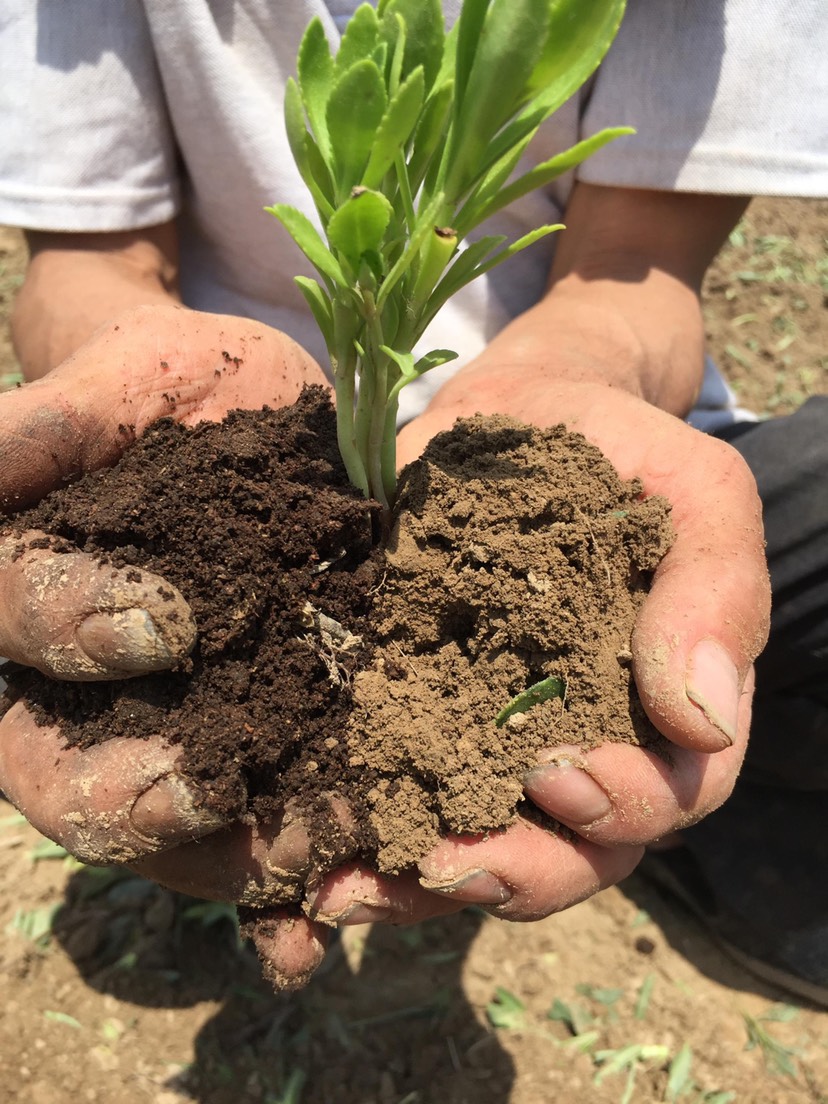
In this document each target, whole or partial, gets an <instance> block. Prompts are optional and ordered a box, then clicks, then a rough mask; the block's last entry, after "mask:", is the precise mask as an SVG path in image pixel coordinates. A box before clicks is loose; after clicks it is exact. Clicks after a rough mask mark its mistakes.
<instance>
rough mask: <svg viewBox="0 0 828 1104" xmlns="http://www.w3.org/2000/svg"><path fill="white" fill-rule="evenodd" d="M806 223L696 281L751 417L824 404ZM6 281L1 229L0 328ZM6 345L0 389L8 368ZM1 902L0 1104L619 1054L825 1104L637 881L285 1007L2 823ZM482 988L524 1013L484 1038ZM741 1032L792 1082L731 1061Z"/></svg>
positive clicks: (231, 1091)
mask: <svg viewBox="0 0 828 1104" xmlns="http://www.w3.org/2000/svg"><path fill="white" fill-rule="evenodd" d="M825 215H826V204H825V202H824V201H819V200H784V199H782V200H780V199H772V198H771V199H757V200H754V201H753V203H752V204H751V207H750V209H749V211H748V214H747V216H746V218H745V220H744V222H743V224H742V226H741V228H740V231H741V238H739V239H737V241H736V243H735V244H731V245H729V246H726V247H725V249H724V250H723V252H722V254H721V256H720V257H719V259H718V260H717V262H716V263H715V265H714V267H713V269H712V271H711V274H710V276H709V277H708V280H707V281H706V286H705V313H706V319H707V332H708V339H709V343H710V351H711V353H712V355H713V356H714V359H716V361H717V362H718V363H719V365H720V366H721V367H723V368H724V369H725V370H726V371H727V373H728V377H729V378H730V380H731V382H734V383H736V384H737V385H738V387H739V397H740V400H741V401H742V402H743V403H745V405H747V406H749V407H751V408H752V409H753V410H756V411H757V412H762V411H766V412H771V411H773V412H775V413H781V412H782V411H783V410H785V409H791V408H792V407H793V406H796V405H798V404H799V403H800V402H801V401H802V394H801V392H803V391H806V392H807V393H810V392H813V393H828V361H826V358H825V333H826V326H825V290H824V272H825V265H826V263H828V262H826V254H825V242H824V236H825V235H824V226H825ZM782 237H784V239H785V241H782V240H781V239H782ZM780 253H781V254H783V255H784V257H783V259H784V260H785V263H786V264H787V265H788V266H789V268H790V269H791V270H792V272H789V273H788V274H785V273H781V272H779V271H777V261H778V258H779V255H780ZM24 263H25V246H24V245H23V243H22V236H21V235H20V234H19V232H17V231H12V230H9V229H6V228H2V227H0V320H2V321H4V322H5V320H6V319H7V316H8V310H9V306H10V304H11V300H12V297H13V294H14V289H15V288H16V287H17V286H18V284H19V281H20V275H21V272H22V269H23V265H24ZM820 268H821V271H822V273H823V276H822V281H823V286H822V287H820V276H819V270H820ZM757 274H758V275H760V276H761V277H762V279H755V278H753V277H755V275H757ZM791 323H792V324H793V325H791ZM7 334H8V328H7V326H3V327H0V380H1V379H2V378H3V375H2V374H3V373H8V374H11V373H13V372H14V371H15V367H16V366H15V362H14V358H13V355H12V352H11V347H10V343H9V340H8V336H7ZM791 337H793V341H791V340H790V339H791ZM728 346H730V347H731V348H732V349H733V351H734V352H735V353H737V354H739V355H740V356H741V357H742V359H744V360H745V361H747V362H748V364H749V367H743V366H742V364H741V363H740V362H739V361H737V360H736V358H735V356H733V355H732V354H731V353H729V352H728ZM49 856H52V857H51V860H50V858H49ZM0 886H2V887H3V892H2V894H0V983H2V989H3V1001H2V1005H0V1104H79V1102H81V1104H193V1102H197V1104H240V1102H242V1104H272V1102H274V1101H276V1102H279V1104H284V1102H290V1104H402V1102H403V1101H405V1102H406V1104H472V1102H474V1104H552V1102H553V1101H559V1102H561V1104H581V1102H582V1101H583V1102H589V1104H618V1102H619V1101H620V1100H621V1099H622V1097H624V1095H625V1093H627V1091H628V1090H627V1079H628V1076H629V1070H628V1069H620V1070H618V1071H617V1072H615V1073H610V1074H605V1075H604V1076H603V1077H602V1079H601V1080H600V1081H599V1082H596V1080H595V1079H596V1077H598V1076H599V1075H600V1074H601V1071H602V1068H605V1067H599V1066H598V1065H597V1064H596V1063H595V1062H594V1060H593V1057H592V1054H593V1053H596V1052H599V1051H601V1050H614V1051H617V1050H618V1049H619V1048H622V1047H625V1046H630V1045H633V1044H661V1045H664V1046H665V1047H666V1048H667V1049H668V1051H669V1055H670V1058H669V1059H668V1060H667V1061H663V1060H658V1059H654V1060H651V1061H647V1062H645V1063H643V1064H642V1065H641V1066H640V1067H639V1068H638V1070H637V1073H636V1076H635V1080H634V1085H633V1089H632V1100H634V1101H635V1104H663V1102H664V1099H665V1096H666V1095H667V1083H668V1078H669V1067H670V1062H671V1061H672V1060H674V1059H675V1058H676V1057H677V1056H678V1055H679V1053H680V1052H681V1048H682V1047H683V1046H684V1045H685V1044H686V1045H687V1046H688V1047H689V1048H690V1052H691V1061H690V1064H689V1071H688V1077H687V1086H688V1091H687V1093H685V1095H684V1096H681V1097H679V1099H680V1100H682V1101H684V1100H686V1101H687V1102H688V1104H703V1102H709V1101H711V1100H715V1099H717V1098H716V1096H715V1095H714V1094H716V1093H718V1094H720V1095H719V1097H718V1099H719V1100H721V1101H722V1102H723V1101H724V1100H730V1101H731V1102H732V1104H825V1101H826V1100H828V1047H827V1046H826V1039H828V1012H825V1011H820V1010H817V1009H814V1008H808V1007H802V1006H801V1002H793V1003H794V1004H799V1005H800V1006H799V1007H793V1006H792V1005H791V1004H785V1003H784V1002H785V1001H786V1000H787V1001H790V1000H791V998H790V997H786V996H785V994H784V993H782V992H781V991H780V990H775V989H773V988H772V987H770V986H767V985H763V984H761V983H758V982H756V981H755V980H753V979H752V978H751V975H750V974H748V973H747V972H746V971H745V970H744V969H742V968H741V967H740V966H738V965H736V964H734V963H733V962H732V961H731V960H730V959H729V958H727V957H726V956H725V955H724V954H723V953H722V952H721V951H720V950H719V949H718V948H717V946H716V945H715V943H713V942H712V941H711V940H710V938H709V936H708V935H707V934H706V932H705V930H704V929H703V928H702V927H701V926H700V925H699V924H698V923H697V921H696V920H695V919H694V917H693V916H692V915H691V914H690V913H688V912H687V911H686V910H685V909H683V908H682V907H681V906H680V905H679V904H677V902H676V901H675V899H673V898H672V897H669V896H666V895H664V894H663V893H662V892H661V891H660V890H658V889H657V888H655V887H653V886H652V885H648V884H647V883H645V882H644V881H643V880H642V879H641V878H640V877H638V876H636V875H633V876H632V877H631V878H628V879H627V880H626V881H625V882H624V883H623V884H622V885H621V886H620V887H613V888H611V889H608V890H605V891H604V892H603V893H600V894H597V895H596V896H594V897H592V898H590V900H588V901H585V902H583V903H582V904H580V905H577V906H575V907H574V908H571V909H567V911H566V912H564V913H561V914H559V915H556V916H551V917H549V918H548V919H546V920H540V921H536V922H534V923H532V924H520V925H515V924H508V923H504V922H503V921H501V920H497V919H495V918H494V917H491V916H483V915H482V914H480V913H477V912H475V911H470V912H465V913H463V914H461V915H459V916H454V917H449V918H448V919H445V920H435V921H432V922H429V923H428V924H424V925H418V926H417V927H414V928H390V927H388V926H385V925H373V926H368V925H366V926H363V927H356V928H350V929H345V931H344V935H343V944H344V948H343V952H342V953H340V954H338V955H335V957H334V959H333V962H332V965H331V967H330V969H329V970H328V971H327V972H326V973H325V975H324V976H322V977H318V978H315V979H313V980H312V981H311V983H310V985H309V986H308V988H307V989H305V990H304V991H303V992H301V993H298V994H291V995H287V996H284V995H282V996H279V995H275V994H274V993H273V992H272V990H271V989H270V987H269V985H268V984H267V983H265V982H263V980H262V977H261V971H260V969H259V966H258V964H257V961H256V958H255V955H253V954H252V953H251V952H250V949H249V948H243V949H241V950H239V949H238V948H237V945H236V944H235V942H234V934H233V928H232V924H231V922H230V921H229V920H228V919H226V918H225V919H217V918H216V912H215V911H211V909H214V908H215V906H210V905H204V904H203V903H201V902H193V901H192V900H190V899H188V898H185V897H181V896H179V895H178V894H174V893H170V892H168V891H166V890H163V889H161V888H159V887H158V886H155V885H153V884H152V883H150V882H146V881H144V880H143V879H141V878H137V877H131V876H129V875H128V874H125V873H124V872H119V871H116V870H114V869H112V868H107V869H102V870H97V869H95V868H90V867H87V868H79V867H78V866H77V864H75V863H73V862H72V861H71V860H67V859H65V858H62V857H60V852H59V851H57V850H56V849H54V848H53V847H52V845H50V844H49V843H48V842H47V841H44V840H43V839H42V838H41V837H40V836H38V834H37V833H36V832H35V831H34V829H33V828H31V827H30V826H29V825H27V824H26V823H25V822H22V821H21V820H20V818H19V817H17V815H16V814H15V811H14V809H13V808H12V807H11V806H10V805H9V804H8V803H6V802H0ZM219 916H220V914H219ZM500 990H505V991H506V992H507V993H508V994H509V995H511V996H512V997H513V998H514V999H515V1000H517V1001H519V1002H520V1003H521V1004H522V1005H523V1006H524V1008H525V1011H524V1012H523V1013H521V1012H520V1009H519V1008H518V1009H517V1013H516V1014H515V1015H514V1016H512V1018H511V1020H510V1019H509V1016H508V1012H507V1014H506V1016H505V1017H503V1018H501V1019H500V1020H499V1022H500V1023H501V1024H503V1026H500V1027H495V1026H494V1024H493V1022H492V1019H491V1018H490V1014H489V1011H488V1010H489V1009H490V1008H491V1006H492V1004H493V1002H495V1001H496V1000H497V994H498V993H499V991H500ZM648 992H649V994H650V995H649V998H648V999H646V1000H645V999H643V996H644V995H646V993H648ZM598 996H600V997H601V998H602V1000H598V999H597V997H598ZM558 1001H560V1002H563V1003H564V1004H566V1005H567V1006H568V1007H569V1008H570V1009H573V1010H574V1009H576V1008H577V1009H580V1010H581V1020H580V1022H581V1025H582V1027H584V1028H585V1029H586V1030H587V1031H594V1032H596V1033H597V1038H596V1042H595V1046H594V1048H593V1051H592V1052H591V1053H584V1052H583V1050H581V1049H580V1048H579V1045H578V1044H577V1043H574V1042H573V1037H572V1035H571V1033H570V1031H569V1030H568V1029H567V1027H566V1025H565V1024H564V1023H563V1022H562V1021H560V1020H550V1019H549V1018H548V1016H547V1013H548V1012H549V1011H550V1010H551V1009H552V1008H553V1006H556V1002H558ZM768 1016H770V1017H772V1018H771V1019H768V1018H766V1017H768ZM590 1017H592V1019H591V1020H590ZM751 1021H752V1022H753V1023H754V1024H755V1023H758V1024H759V1025H760V1026H761V1027H762V1028H763V1029H764V1031H765V1032H766V1033H767V1037H768V1038H769V1039H771V1040H772V1041H773V1042H774V1043H775V1044H776V1045H777V1046H778V1047H779V1048H780V1049H779V1050H777V1051H776V1052H775V1053H776V1056H777V1057H778V1058H780V1059H781V1060H784V1058H785V1056H786V1054H787V1055H788V1056H790V1059H791V1061H792V1062H793V1068H792V1073H791V1074H788V1073H784V1072H782V1071H781V1069H780V1067H779V1065H778V1064H777V1063H775V1062H774V1052H772V1051H768V1050H766V1049H765V1048H763V1047H762V1046H760V1045H756V1044H755V1043H754V1045H750V1037H749V1035H748V1024H749V1022H751ZM507 1024H511V1026H507ZM685 1055H686V1052H685Z"/></svg>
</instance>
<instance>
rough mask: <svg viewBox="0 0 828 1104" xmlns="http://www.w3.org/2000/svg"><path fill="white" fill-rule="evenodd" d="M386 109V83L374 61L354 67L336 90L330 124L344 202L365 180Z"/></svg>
mask: <svg viewBox="0 0 828 1104" xmlns="http://www.w3.org/2000/svg"><path fill="white" fill-rule="evenodd" d="M386 106H387V105H386V94H385V82H384V81H383V78H382V75H381V73H380V71H379V69H378V68H377V66H376V65H375V63H374V62H373V61H371V60H368V59H366V60H365V61H359V62H357V63H356V64H355V65H352V66H351V68H350V69H348V70H347V72H345V73H343V74H342V76H341V77H340V78H339V79H338V80H337V82H336V84H335V85H334V87H333V90H332V92H331V95H330V99H329V100H328V110H327V115H326V121H327V126H328V132H329V135H330V142H331V148H332V151H333V158H334V165H335V168H336V173H335V179H336V185H337V200H338V201H340V202H341V201H342V200H343V199H344V198H345V197H346V196H347V195H348V194H349V193H350V191H351V188H353V187H354V185H355V184H358V183H359V181H360V180H361V179H362V175H363V173H364V172H365V166H366V165H367V164H368V158H369V157H370V155H371V147H372V146H373V144H374V136H375V135H376V132H377V128H378V127H379V125H380V123H381V122H382V117H383V115H384V114H385V108H386Z"/></svg>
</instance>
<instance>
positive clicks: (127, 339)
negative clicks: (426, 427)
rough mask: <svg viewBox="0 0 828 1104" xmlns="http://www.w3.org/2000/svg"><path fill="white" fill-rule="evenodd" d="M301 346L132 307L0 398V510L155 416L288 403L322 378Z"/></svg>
mask: <svg viewBox="0 0 828 1104" xmlns="http://www.w3.org/2000/svg"><path fill="white" fill-rule="evenodd" d="M324 382H325V381H324V377H323V376H322V373H321V372H320V370H319V367H318V365H316V364H315V362H314V361H313V359H312V358H311V357H309V356H308V355H307V354H306V353H305V352H304V350H303V349H301V348H300V346H298V345H296V344H295V342H293V341H291V340H290V339H289V338H288V337H286V336H285V335H284V334H281V333H279V332H277V331H275V330H273V329H271V328H270V327H268V326H264V325H261V324H260V323H257V322H251V321H250V320H248V319H244V318H230V317H228V316H224V315H216V314H201V313H197V312H194V311H190V310H187V309H185V308H183V307H174V306H171V307H157V306H153V307H139V308H137V309H135V310H133V311H129V312H127V313H126V314H124V315H123V316H121V317H119V319H118V320H117V321H116V322H113V323H111V324H109V325H107V326H105V327H103V328H102V329H101V330H100V331H99V332H98V333H97V334H95V336H94V337H92V338H91V339H90V341H89V342H87V343H86V345H84V346H83V347H82V348H81V349H79V350H78V351H77V352H76V353H75V354H74V355H73V356H72V357H70V358H69V359H68V360H66V361H64V363H63V364H61V365H60V367H59V368H57V369H55V371H53V372H51V373H49V375H48V376H45V377H44V378H43V379H40V380H37V381H36V382H34V383H30V384H27V385H26V386H25V387H21V388H17V389H16V390H13V391H9V392H6V393H5V394H3V395H2V396H0V421H2V425H3V465H2V467H0V510H3V509H5V510H7V511H12V510H18V509H21V508H22V507H24V506H27V505H30V504H31V503H33V502H36V501H38V500H39V499H41V498H42V497H43V496H44V495H45V494H47V493H48V492H49V491H52V490H54V489H55V488H56V487H60V486H62V485H63V484H65V483H67V482H70V481H71V480H73V479H75V478H76V477H77V476H78V475H80V474H82V473H83V472H89V471H96V470H97V469H98V468H102V467H107V466H109V465H111V464H114V463H115V462H116V461H117V460H118V459H119V457H120V456H121V455H123V452H124V450H125V449H126V448H127V447H128V446H129V445H130V444H131V443H132V441H134V440H135V438H136V436H140V434H141V433H143V432H144V430H145V429H146V428H147V427H148V426H149V425H151V424H152V423H153V422H154V421H157V420H158V418H162V417H169V416H172V417H175V418H176V419H177V420H178V421H182V422H185V423H186V424H190V425H193V424H195V423H196V422H199V421H208V420H212V421H218V420H220V419H221V418H223V417H224V415H225V414H226V413H227V411H228V410H231V409H233V408H235V407H245V408H247V409H257V408H259V407H261V406H264V405H270V406H276V407H278V406H284V405H286V404H288V403H291V402H293V401H294V400H295V399H296V398H297V397H298V394H299V392H300V391H301V389H302V386H303V384H305V383H321V384H324Z"/></svg>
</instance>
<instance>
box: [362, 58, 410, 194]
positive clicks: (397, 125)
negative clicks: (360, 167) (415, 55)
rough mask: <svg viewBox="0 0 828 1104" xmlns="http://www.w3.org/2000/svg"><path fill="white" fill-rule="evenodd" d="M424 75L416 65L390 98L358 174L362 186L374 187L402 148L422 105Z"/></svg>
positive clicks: (380, 180)
mask: <svg viewBox="0 0 828 1104" xmlns="http://www.w3.org/2000/svg"><path fill="white" fill-rule="evenodd" d="M424 90H425V78H424V77H423V70H422V69H421V68H417V69H415V70H414V71H413V73H410V74H409V75H408V77H407V78H406V80H405V81H404V82H403V83H402V84H401V85H400V87H399V88H398V89H397V91H396V93H395V95H394V96H393V97H392V99H391V101H390V103H389V104H388V107H387V108H386V110H385V114H384V115H383V117H382V120H381V122H380V124H379V126H378V127H377V132H376V135H375V136H374V144H373V147H372V149H371V154H370V157H369V159H368V164H367V166H366V168H365V172H364V173H363V176H362V183H363V185H364V186H365V187H366V188H376V187H378V186H379V184H380V183H381V182H382V178H383V177H384V176H385V174H386V173H387V172H388V170H389V169H390V168H391V166H392V165H393V164H394V160H395V158H396V156H397V154H398V153H399V152H400V150H402V149H404V148H405V145H406V143H407V142H408V139H409V138H410V137H411V132H412V131H413V130H414V126H415V124H416V122H417V119H418V118H419V115H420V111H421V110H422V106H423V97H424Z"/></svg>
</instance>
